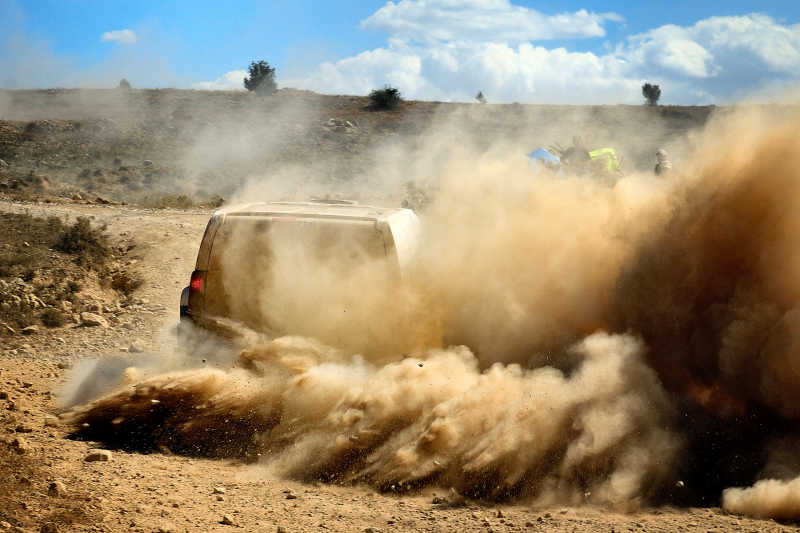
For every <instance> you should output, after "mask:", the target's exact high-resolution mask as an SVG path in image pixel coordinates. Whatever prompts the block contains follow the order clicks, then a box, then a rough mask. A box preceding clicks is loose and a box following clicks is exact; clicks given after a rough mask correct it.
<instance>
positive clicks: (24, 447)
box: [11, 437, 31, 455]
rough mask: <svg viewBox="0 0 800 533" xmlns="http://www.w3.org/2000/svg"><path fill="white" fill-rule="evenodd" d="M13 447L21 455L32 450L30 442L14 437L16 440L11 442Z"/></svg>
mask: <svg viewBox="0 0 800 533" xmlns="http://www.w3.org/2000/svg"><path fill="white" fill-rule="evenodd" d="M11 447H12V448H14V451H16V452H17V453H18V454H20V455H23V454H26V453H28V452H29V451H30V450H31V447H30V445H29V444H28V441H26V440H25V439H23V438H22V437H14V440H12V441H11Z"/></svg>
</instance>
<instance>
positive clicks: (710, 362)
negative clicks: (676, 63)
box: [67, 107, 800, 517]
mask: <svg viewBox="0 0 800 533" xmlns="http://www.w3.org/2000/svg"><path fill="white" fill-rule="evenodd" d="M787 109H788V111H790V112H791V113H795V111H794V110H792V109H790V108H787ZM443 137H444V138H446V139H452V136H451V133H447V134H446V135H443ZM798 139H800V121H798V120H797V117H796V116H794V115H791V116H790V113H789V112H787V110H775V109H769V108H766V109H765V108H754V107H750V108H744V109H741V110H737V111H736V112H733V113H724V114H720V116H718V117H717V118H716V119H714V120H712V121H711V123H710V125H709V126H708V127H707V128H706V130H705V131H703V132H702V133H701V134H699V135H696V136H694V137H692V138H691V142H689V141H688V140H687V141H686V145H687V146H688V145H689V144H691V145H693V147H694V151H693V152H692V153H691V154H690V155H689V156H688V157H687V158H686V160H684V161H682V163H681V165H680V167H679V168H678V169H677V170H676V172H675V173H674V174H673V175H671V176H670V177H669V178H667V179H663V178H656V177H653V176H651V175H643V174H642V175H640V174H635V173H634V174H630V175H627V176H624V177H620V178H619V179H616V180H613V181H611V182H608V181H597V180H590V179H585V178H579V177H573V176H569V175H567V176H566V177H564V178H555V177H546V176H538V177H536V178H533V177H532V176H531V174H530V173H529V171H528V169H527V167H526V162H525V161H524V159H521V158H518V157H514V156H511V155H509V154H510V153H511V152H510V150H509V145H508V144H503V143H499V144H497V145H496V146H491V147H489V148H488V149H486V150H480V151H474V150H471V149H470V148H471V147H470V146H468V145H465V146H464V147H462V148H457V147H454V146H453V144H452V143H450V142H449V141H448V142H443V143H441V144H439V145H435V144H434V143H432V145H433V146H436V147H437V150H444V151H445V152H446V153H447V156H446V157H444V156H442V157H430V155H428V156H427V157H429V161H430V168H432V169H435V170H436V174H437V185H436V186H437V190H436V192H435V198H434V200H433V203H432V205H431V206H430V208H429V209H428V211H426V212H425V213H424V214H423V216H422V222H423V224H422V236H421V242H423V243H424V245H423V246H422V249H421V251H420V254H419V256H418V257H417V258H416V260H415V262H414V264H413V265H412V267H411V268H410V271H409V272H410V275H409V276H408V277H407V278H404V279H402V280H401V281H400V282H397V281H395V282H391V283H389V289H388V290H389V293H390V294H392V297H388V298H387V297H386V294H387V293H386V291H384V290H377V288H378V287H384V288H385V287H386V285H385V283H386V280H382V279H381V280H378V281H375V280H374V279H372V278H371V276H373V275H374V273H375V271H376V270H380V268H379V267H375V269H373V266H372V263H370V262H366V263H364V264H365V265H369V266H366V267H364V269H363V270H362V269H359V268H355V269H352V271H350V272H351V274H352V276H354V277H353V278H352V279H350V278H349V277H348V275H341V276H340V275H338V274H337V275H336V276H332V277H329V276H327V273H328V272H323V274H324V275H321V277H320V278H319V279H317V280H314V279H312V278H313V276H312V274H311V272H306V273H305V274H304V276H305V277H306V278H307V279H308V283H307V284H298V285H297V286H296V287H295V290H294V291H293V292H292V295H294V296H296V297H297V300H298V301H300V302H311V303H310V304H308V306H307V307H305V308H302V309H295V310H294V312H293V313H292V314H291V316H292V320H293V322H291V323H288V324H282V327H283V328H291V329H290V331H289V332H290V333H302V334H303V335H305V337H279V338H272V337H266V336H265V337H262V338H260V339H259V340H253V339H254V338H255V337H254V335H250V341H249V342H248V343H247V346H246V347H245V348H244V349H243V350H242V351H240V352H239V353H238V354H237V355H235V356H234V357H233V359H232V360H231V361H229V364H227V365H225V364H220V365H216V366H213V367H206V368H194V369H189V370H174V371H170V372H167V373H163V372H162V373H160V372H150V373H145V374H143V375H140V376H136V371H135V370H130V371H126V372H128V373H127V379H128V380H129V381H128V382H127V383H123V384H122V385H121V386H120V388H118V389H117V390H115V391H113V392H111V393H108V394H106V395H104V396H101V397H100V398H97V399H95V400H93V401H91V402H89V403H86V404H84V405H82V406H79V407H77V408H75V409H73V410H72V411H71V412H70V413H69V414H68V415H67V416H68V417H69V419H70V420H71V421H72V423H73V424H74V425H75V427H76V430H77V431H78V433H80V434H82V435H84V436H86V437H90V438H93V439H97V440H103V441H107V442H111V443H115V444H117V445H119V446H125V447H134V448H137V447H142V448H145V449H147V448H153V447H156V448H158V447H164V448H168V449H170V450H173V451H182V452H186V453H205V454H210V455H221V456H240V457H246V458H249V459H250V460H253V461H259V462H260V463H261V464H262V465H264V467H265V468H267V469H269V470H270V471H271V472H277V473H279V474H281V475H286V476H291V477H294V478H299V479H304V480H312V479H314V480H316V479H322V480H326V481H336V482H365V483H369V484H371V485H373V486H375V487H377V488H379V489H381V490H398V491H402V490H413V489H415V488H418V487H421V486H426V485H431V484H434V485H439V486H444V487H451V488H453V489H454V490H455V491H457V492H458V493H460V494H464V495H468V496H474V497H481V498H488V499H504V498H526V499H528V500H532V501H534V502H537V503H541V504H550V503H552V504H555V503H561V504H575V505H577V504H581V503H587V502H588V503H596V504H601V505H613V506H616V507H619V508H631V507H635V506H637V505H641V504H648V503H654V502H659V501H664V499H666V500H668V501H673V502H679V503H680V502H683V503H697V502H709V501H711V502H718V501H719V498H720V497H722V496H721V494H722V490H723V489H725V488H727V487H731V486H742V485H748V484H751V483H753V482H756V481H757V480H758V479H759V472H761V477H765V476H769V469H764V466H765V464H766V460H765V457H766V455H767V448H768V446H769V444H770V442H772V441H774V440H775V439H780V438H790V437H792V433H793V432H794V429H793V424H794V422H793V421H794V420H796V419H797V418H798V416H799V415H800V412H798V411H797V407H796V405H797V404H798V402H797V399H798V398H797V395H798V392H797V391H798V390H800V388H798V386H797V385H798V380H800V371H798V369H797V362H796V361H795V356H794V353H795V343H796V342H797V340H796V339H797V337H798V331H800V329H798V320H800V318H798V317H799V316H800V313H799V312H798V310H797V309H796V307H795V304H796V302H797V301H798V296H800V279H798V277H799V276H800V274H798V272H800V269H798V268H797V267H798V266H800V265H798V261H800V251H798V248H797V246H796V244H795V243H796V242H798V240H799V239H800V223H798V222H796V221H795V220H796V218H795V217H794V216H793V213H794V212H796V207H797V205H796V204H797V202H798V201H800V190H798V187H800V166H798V165H797V153H798V148H800V146H798ZM412 156H413V152H412V153H411V154H410V155H408V158H409V160H411V159H413V157H412ZM387 172H388V171H387ZM378 173H380V172H378ZM424 174H425V172H423V171H421V170H420V175H424ZM252 191H255V189H253V190H251V192H252ZM232 249H235V247H234V248H232ZM243 253H244V252H243ZM246 259H247V257H243V256H242V255H241V254H233V255H232V259H230V264H229V265H228V266H227V269H228V272H229V275H231V276H232V279H241V277H242V276H248V275H250V274H251V270H252V261H247V260H246ZM237 268H238V269H239V270H236V269H237ZM280 268H281V267H280V265H277V266H275V269H277V270H278V271H279V270H280ZM273 273H274V271H273ZM301 277H302V276H301ZM334 280H338V281H339V282H340V283H339V284H338V285H337V283H332V281H334ZM359 280H367V281H365V282H364V284H363V285H362V286H361V289H362V290H360V291H358V292H356V294H357V295H358V298H354V299H351V300H350V302H349V305H350V308H351V309H352V316H353V317H355V318H351V319H349V320H351V321H350V322H344V323H341V322H339V323H336V327H326V326H330V322H329V321H328V319H327V318H326V317H327V314H326V311H327V309H326V306H325V303H324V302H326V300H327V299H328V298H331V299H332V300H336V299H337V298H342V293H341V291H342V287H345V289H346V290H345V292H350V293H352V291H353V290H354V287H355V288H358V287H359V286H358V285H353V283H356V282H358V281H359ZM373 282H375V284H374V285H373ZM306 291H307V292H306ZM392 291H397V292H392ZM244 294H247V295H249V296H250V299H249V300H248V302H247V307H246V308H247V309H248V311H247V312H246V314H247V315H248V316H259V317H270V319H269V320H267V322H271V321H274V318H275V316H276V315H277V314H279V312H280V310H281V309H285V308H287V305H286V304H287V300H286V299H282V298H277V299H276V300H271V299H270V298H268V297H266V296H265V297H263V299H259V298H258V297H253V294H254V291H250V290H247V291H245V292H244ZM397 294H400V295H401V296H396V295H397ZM240 298H241V297H240ZM281 302H283V303H281ZM240 303H241V302H240ZM242 305H244V303H242ZM397 315H401V316H402V318H401V319H397V320H395V319H396V317H397ZM304 318H305V319H304ZM257 322H258V321H256V323H253V324H250V325H251V326H257V325H258V324H257ZM387 324H388V325H390V326H387ZM373 325H374V327H373ZM283 328H282V329H283ZM421 331H422V332H425V333H426V334H425V335H422V334H420V332H421ZM430 332H433V333H436V334H431V335H428V333H430ZM313 337H316V338H317V339H318V340H313ZM334 337H335V338H334ZM420 339H424V342H410V341H418V340H420ZM161 370H162V371H163V370H165V369H161ZM166 370H170V369H166ZM83 424H88V425H86V426H83ZM721 428H722V429H721ZM731 428H733V429H731ZM725 430H727V431H728V433H725ZM730 431H733V432H734V433H736V434H735V435H731V434H730ZM736 461H739V462H736ZM709 465H713V466H709ZM709 468H712V469H713V470H714V472H712V473H709V472H708V471H707V469H709ZM787 470H788V472H784V475H785V477H783V478H782V479H791V478H792V477H794V476H796V475H798V474H800V470H792V468H788V467H787ZM720 473H722V474H720ZM723 474H730V475H729V476H727V477H726V476H725V475H723ZM704 478H711V481H707V480H705V479H704ZM684 480H685V483H684ZM678 481H680V483H678ZM704 483H705V484H704ZM791 483H794V482H789V481H780V480H774V481H767V480H761V481H758V483H756V485H755V486H754V487H752V488H750V489H731V490H729V491H727V492H725V493H724V497H723V502H724V505H725V506H726V508H728V509H729V510H731V511H733V512H742V513H747V514H753V515H755V516H775V517H791V516H795V515H793V514H792V512H794V511H791V509H797V506H796V504H795V503H794V500H793V499H792V497H787V496H785V495H786V494H791V490H792V485H791ZM684 486H685V490H683V489H679V488H676V487H684ZM787 487H788V488H787ZM787 509H789V510H787Z"/></svg>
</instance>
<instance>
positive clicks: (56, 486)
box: [47, 481, 67, 497]
mask: <svg viewBox="0 0 800 533" xmlns="http://www.w3.org/2000/svg"><path fill="white" fill-rule="evenodd" d="M47 494H49V495H50V496H59V497H63V496H65V495H66V494H67V486H66V485H64V484H63V483H62V482H61V481H53V482H52V483H50V486H49V487H48V488H47Z"/></svg>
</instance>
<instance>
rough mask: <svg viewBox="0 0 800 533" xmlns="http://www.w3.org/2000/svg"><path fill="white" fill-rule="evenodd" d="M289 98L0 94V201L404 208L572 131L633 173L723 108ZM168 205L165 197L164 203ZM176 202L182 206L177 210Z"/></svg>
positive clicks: (681, 146)
mask: <svg viewBox="0 0 800 533" xmlns="http://www.w3.org/2000/svg"><path fill="white" fill-rule="evenodd" d="M369 104H370V101H369V98H367V97H360V96H331V95H320V94H315V93H311V92H306V91H297V90H293V89H284V90H281V91H278V93H276V94H275V95H272V96H269V97H259V96H256V95H253V94H250V93H246V92H226V91H214V92H211V91H191V90H174V89H165V90H158V89H156V90H131V91H120V90H116V89H109V90H105V89H51V90H20V91H0V159H2V160H3V161H4V163H5V164H3V163H0V194H2V193H5V194H12V195H15V196H19V195H20V194H22V195H23V196H25V195H31V194H32V195H34V196H35V195H43V194H44V195H48V194H49V195H52V196H64V197H72V196H74V195H75V194H76V193H78V194H81V196H82V197H92V198H93V197H95V196H100V197H102V198H105V199H108V200H113V201H118V202H139V203H145V204H147V203H150V204H156V203H157V202H158V201H159V200H160V199H162V198H163V197H164V196H168V195H172V196H174V195H180V194H185V195H188V196H190V197H192V198H195V199H199V200H205V201H209V200H210V201H212V202H213V199H214V198H215V197H216V196H217V195H221V196H223V197H226V198H228V197H229V196H230V195H232V194H233V193H234V192H235V191H236V190H237V189H239V188H240V186H241V185H242V184H243V183H245V182H247V181H256V182H258V183H259V184H261V185H263V186H264V187H266V188H267V190H269V191H270V194H272V195H277V196H297V195H308V194H327V193H332V194H344V195H348V196H355V197H362V198H363V197H373V198H374V197H382V198H394V196H395V195H396V194H397V193H398V192H399V191H400V190H401V188H402V186H403V184H404V183H405V182H407V181H413V182H416V183H418V184H421V185H422V186H426V185H433V184H435V182H436V179H437V173H438V172H439V171H440V169H441V168H442V166H443V165H444V164H446V162H447V159H448V157H453V156H454V154H455V152H456V150H460V149H466V150H470V151H473V152H477V153H480V152H482V151H485V150H488V149H490V148H494V149H497V148H498V147H501V148H502V150H504V151H505V153H507V154H510V155H509V156H517V155H518V156H520V157H522V156H523V155H524V154H525V153H527V152H528V151H530V150H531V149H533V148H536V147H538V146H550V145H553V144H556V143H558V144H561V145H569V144H570V143H571V139H572V137H573V136H574V135H581V136H583V137H584V138H585V139H586V141H587V143H588V144H590V145H592V146H613V147H615V148H616V149H617V150H618V152H619V153H620V155H621V156H622V159H623V166H624V168H625V170H626V171H627V172H633V171H650V169H652V165H653V154H654V152H655V150H656V149H657V148H659V147H667V148H668V149H670V150H671V152H673V153H675V154H676V155H679V154H682V153H684V152H685V149H686V144H685V143H686V141H685V137H686V134H687V133H688V132H691V131H693V130H697V129H698V128H701V127H702V126H703V125H704V124H705V123H706V122H707V121H708V119H709V117H710V116H711V115H712V113H713V112H714V110H715V108H713V107H672V106H660V107H656V108H649V107H646V106H544V105H522V104H486V105H480V104H455V103H442V102H419V101H406V102H403V103H402V105H401V106H400V107H399V108H397V109H395V110H392V111H374V110H372V109H371V108H370V105H369ZM167 201H168V202H169V199H168V200H167ZM178 203H180V202H178Z"/></svg>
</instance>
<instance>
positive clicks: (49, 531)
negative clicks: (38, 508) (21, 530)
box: [39, 522, 58, 533]
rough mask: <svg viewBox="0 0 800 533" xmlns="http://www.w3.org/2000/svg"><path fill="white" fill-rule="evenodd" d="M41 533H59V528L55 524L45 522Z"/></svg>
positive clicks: (40, 530)
mask: <svg viewBox="0 0 800 533" xmlns="http://www.w3.org/2000/svg"><path fill="white" fill-rule="evenodd" d="M39 533H58V527H56V524H55V523H54V522H45V523H44V524H42V527H40V528H39Z"/></svg>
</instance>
